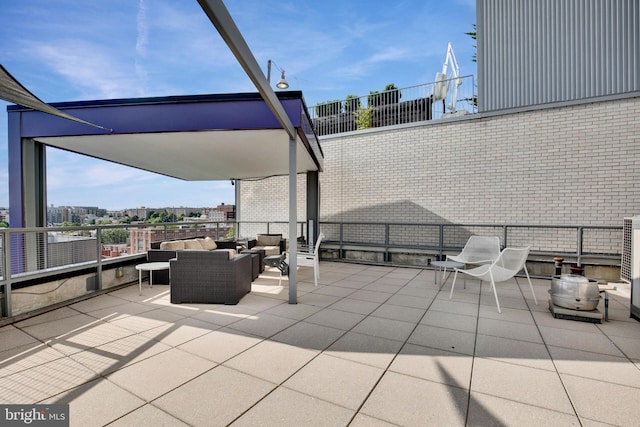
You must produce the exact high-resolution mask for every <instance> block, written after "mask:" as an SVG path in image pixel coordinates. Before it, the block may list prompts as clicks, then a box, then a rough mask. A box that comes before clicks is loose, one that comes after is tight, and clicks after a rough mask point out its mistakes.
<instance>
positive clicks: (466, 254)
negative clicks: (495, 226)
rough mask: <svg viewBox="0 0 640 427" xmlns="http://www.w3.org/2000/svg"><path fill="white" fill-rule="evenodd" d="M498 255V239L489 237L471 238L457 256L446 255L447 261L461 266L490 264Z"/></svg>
mask: <svg viewBox="0 0 640 427" xmlns="http://www.w3.org/2000/svg"><path fill="white" fill-rule="evenodd" d="M499 255H500V239H498V238H497V237H490V236H471V237H469V240H467V243H466V245H464V248H463V249H462V252H460V253H459V254H458V255H447V261H456V262H461V263H463V264H490V263H492V262H493V261H495V260H496V258H498V256H499Z"/></svg>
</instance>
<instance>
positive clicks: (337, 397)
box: [0, 262, 640, 426]
mask: <svg viewBox="0 0 640 427" xmlns="http://www.w3.org/2000/svg"><path fill="white" fill-rule="evenodd" d="M276 273H277V270H272V271H270V270H269V269H267V270H266V271H265V273H264V274H263V275H261V276H260V278H259V279H258V280H257V281H255V282H254V284H253V291H252V292H251V294H249V295H247V296H246V297H245V298H244V299H242V300H241V302H240V304H238V305H237V306H221V305H192V304H182V305H172V304H170V303H169V290H168V288H167V287H166V286H154V287H153V288H148V287H144V288H143V293H142V296H139V295H138V287H137V284H134V285H132V286H129V287H126V288H123V289H119V290H116V291H113V292H110V293H108V294H103V295H100V296H97V297H95V298H91V299H88V300H85V301H82V302H78V303H75V304H73V305H70V306H67V307H63V308H59V309H57V310H55V311H51V312H48V313H45V314H42V315H40V316H38V317H33V318H30V319H27V320H23V321H21V322H19V323H16V324H14V325H9V326H5V327H3V328H1V329H0V357H1V359H2V362H0V363H1V365H0V401H1V402H3V403H70V413H71V425H78V426H90V425H113V426H117V425H123V426H125V425H126V426H130V425H206V426H212V425H228V424H233V425H257V424H261V425H278V426H282V425H296V426H300V425H314V426H318V425H330V426H338V425H351V426H362V425H381V426H382V425H460V426H462V425H469V426H471V425H517V426H524V425H602V424H607V425H633V424H637V420H638V419H640V406H638V405H637V396H638V394H637V393H638V391H639V389H640V370H639V369H638V368H639V365H638V363H639V362H640V345H639V344H638V343H639V342H640V341H639V339H640V327H639V325H638V323H637V322H636V321H634V320H631V319H629V299H628V296H627V295H626V294H625V292H623V291H622V290H620V291H613V292H611V293H610V298H611V301H610V306H609V321H608V322H604V323H603V324H592V323H583V322H576V321H571V320H561V319H555V318H553V317H552V316H551V314H550V313H549V311H548V309H547V299H548V293H547V289H548V288H549V286H550V282H549V280H545V279H533V283H534V288H535V292H536V295H537V297H538V300H539V304H538V305H537V306H536V305H535V304H534V303H533V299H532V298H531V295H530V290H529V287H528V284H527V283H526V280H523V279H521V278H517V282H518V284H517V285H516V284H515V283H513V281H511V282H507V283H501V284H498V285H497V287H498V293H499V295H500V302H501V306H502V307H503V308H502V314H498V312H497V310H496V307H495V301H494V300H493V295H492V294H491V293H490V291H489V288H488V286H486V285H485V284H483V285H482V286H480V285H479V283H478V282H474V281H472V280H469V279H468V280H467V282H466V289H463V288H462V286H459V287H458V286H456V292H455V294H454V296H453V299H452V300H449V295H448V293H449V289H450V286H451V279H449V281H448V282H447V283H446V284H445V285H444V286H443V287H440V286H439V285H436V284H435V277H434V274H435V272H434V270H427V269H417V268H398V267H381V266H365V265H358V264H348V263H339V262H322V264H321V276H320V283H321V284H320V285H319V286H318V287H317V288H314V286H313V284H312V281H313V279H312V269H301V270H300V272H299V276H298V278H299V283H298V292H299V300H298V301H299V303H298V304H295V305H292V304H288V303H287V289H286V287H279V286H278V280H277V279H278V275H277V274H276ZM283 283H284V282H283Z"/></svg>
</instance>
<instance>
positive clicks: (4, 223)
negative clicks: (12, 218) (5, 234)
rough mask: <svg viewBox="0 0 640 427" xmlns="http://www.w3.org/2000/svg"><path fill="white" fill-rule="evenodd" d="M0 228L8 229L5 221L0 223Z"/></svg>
mask: <svg viewBox="0 0 640 427" xmlns="http://www.w3.org/2000/svg"><path fill="white" fill-rule="evenodd" d="M0 228H9V223H8V222H5V221H0Z"/></svg>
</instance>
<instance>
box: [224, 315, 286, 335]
mask: <svg viewBox="0 0 640 427" xmlns="http://www.w3.org/2000/svg"><path fill="white" fill-rule="evenodd" d="M296 322H297V321H296V320H293V319H287V318H284V317H279V316H273V315H271V314H266V313H259V314H256V315H253V316H249V317H246V318H244V319H242V320H239V321H237V322H235V323H232V324H230V325H229V326H228V328H229V329H233V330H236V331H243V332H246V333H248V334H251V335H256V336H260V337H265V338H268V337H270V336H272V335H274V334H277V333H278V332H280V331H282V330H284V329H286V328H288V327H289V326H291V325H293V324H294V323H296Z"/></svg>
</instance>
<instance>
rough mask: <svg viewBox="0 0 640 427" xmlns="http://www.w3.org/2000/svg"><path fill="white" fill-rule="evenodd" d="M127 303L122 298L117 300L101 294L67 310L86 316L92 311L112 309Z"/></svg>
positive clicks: (72, 305) (111, 296)
mask: <svg viewBox="0 0 640 427" xmlns="http://www.w3.org/2000/svg"><path fill="white" fill-rule="evenodd" d="M127 302H128V301H127V300H123V299H122V298H117V297H115V296H113V295H109V294H102V295H98V296H96V297H93V298H89V299H86V300H83V301H80V302H77V303H75V304H71V305H70V306H69V308H71V309H73V310H77V311H79V312H80V313H85V314H88V313H90V312H92V311H96V310H103V309H105V308H112V307H116V306H119V305H123V304H126V303H127Z"/></svg>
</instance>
